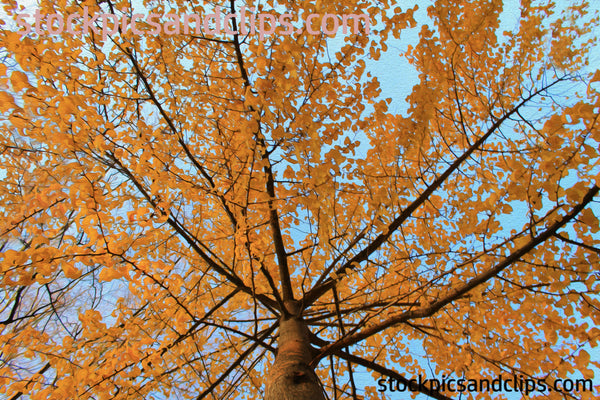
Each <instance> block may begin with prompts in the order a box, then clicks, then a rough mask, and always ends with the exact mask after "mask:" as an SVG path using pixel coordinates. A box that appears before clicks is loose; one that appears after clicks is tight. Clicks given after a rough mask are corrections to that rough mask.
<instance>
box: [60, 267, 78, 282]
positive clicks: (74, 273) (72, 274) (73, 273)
mask: <svg viewBox="0 0 600 400" xmlns="http://www.w3.org/2000/svg"><path fill="white" fill-rule="evenodd" d="M62 270H63V272H64V274H65V276H66V277H67V278H69V279H77V278H79V277H80V276H81V271H80V270H79V269H77V268H75V266H73V264H70V263H66V264H63V265H62Z"/></svg>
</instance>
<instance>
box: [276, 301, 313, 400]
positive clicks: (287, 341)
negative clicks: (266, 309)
mask: <svg viewBox="0 0 600 400" xmlns="http://www.w3.org/2000/svg"><path fill="white" fill-rule="evenodd" d="M286 306H288V310H290V308H293V306H292V307H290V305H288V304H286ZM290 311H292V310H290ZM293 311H296V310H293ZM291 314H292V315H288V316H283V317H282V318H281V321H280V324H279V340H278V346H279V347H278V349H277V356H275V363H274V364H273V366H272V367H271V371H269V376H268V378H267V388H266V393H265V398H264V400H325V395H324V393H323V386H322V385H321V382H320V380H319V378H318V377H317V375H316V374H315V371H314V370H313V369H312V368H311V367H310V362H311V360H312V358H313V357H314V356H315V352H316V349H314V348H313V347H312V346H311V345H310V338H309V332H308V328H307V326H306V323H305V322H304V321H303V319H302V316H301V315H299V312H297V311H296V312H292V313H291Z"/></svg>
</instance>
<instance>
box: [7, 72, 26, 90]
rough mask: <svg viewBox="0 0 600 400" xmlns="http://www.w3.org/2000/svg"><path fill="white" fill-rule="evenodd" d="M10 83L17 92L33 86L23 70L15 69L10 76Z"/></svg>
mask: <svg viewBox="0 0 600 400" xmlns="http://www.w3.org/2000/svg"><path fill="white" fill-rule="evenodd" d="M10 83H11V84H12V87H13V90H14V91H15V92H20V91H21V90H23V89H26V88H28V87H31V85H30V84H29V79H28V78H27V75H25V74H24V73H23V72H21V71H14V72H13V73H12V75H11V76H10Z"/></svg>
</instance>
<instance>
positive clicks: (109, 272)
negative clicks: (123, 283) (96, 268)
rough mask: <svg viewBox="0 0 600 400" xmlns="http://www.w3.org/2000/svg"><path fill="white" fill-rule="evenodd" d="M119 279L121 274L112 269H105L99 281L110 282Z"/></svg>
mask: <svg viewBox="0 0 600 400" xmlns="http://www.w3.org/2000/svg"><path fill="white" fill-rule="evenodd" d="M119 278H121V274H120V273H119V272H118V271H116V270H115V269H114V268H110V267H106V268H103V269H102V271H100V274H98V281H100V282H110V281H112V280H113V279H119Z"/></svg>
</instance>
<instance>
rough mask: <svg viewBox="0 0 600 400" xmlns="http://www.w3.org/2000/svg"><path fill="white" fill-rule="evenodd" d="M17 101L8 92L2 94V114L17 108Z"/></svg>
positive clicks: (0, 105)
mask: <svg viewBox="0 0 600 400" xmlns="http://www.w3.org/2000/svg"><path fill="white" fill-rule="evenodd" d="M16 107H17V106H16V105H15V99H14V98H13V97H12V96H11V95H10V94H8V93H6V92H0V113H5V112H7V111H10V110H11V109H13V108H16Z"/></svg>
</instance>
